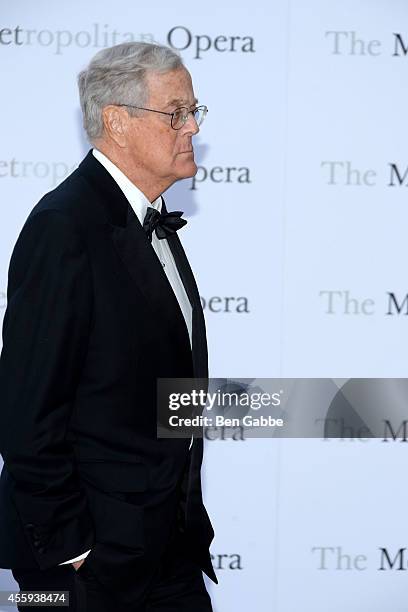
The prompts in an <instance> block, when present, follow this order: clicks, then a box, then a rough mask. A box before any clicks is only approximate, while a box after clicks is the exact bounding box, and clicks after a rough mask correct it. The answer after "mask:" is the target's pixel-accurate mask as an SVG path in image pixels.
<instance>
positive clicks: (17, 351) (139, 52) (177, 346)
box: [0, 43, 216, 612]
mask: <svg viewBox="0 0 408 612" xmlns="http://www.w3.org/2000/svg"><path fill="white" fill-rule="evenodd" d="M78 82H79V91H80V101H81V107H82V111H83V122H84V127H85V130H86V133H87V135H88V138H89V140H90V142H91V144H92V145H93V149H92V150H91V151H90V152H89V153H88V155H87V156H86V157H85V159H84V160H83V161H82V163H81V164H80V165H79V167H78V168H77V170H75V171H74V172H73V173H72V174H71V175H70V176H69V177H68V178H67V179H66V180H65V181H64V182H63V183H62V184H61V185H59V186H58V187H57V188H56V189H54V190H53V191H52V192H50V193H48V194H46V195H45V196H44V197H43V198H42V199H41V201H40V202H39V203H38V204H37V205H36V206H35V207H34V208H33V209H32V211H31V213H30V215H29V216H28V218H27V220H26V222H25V224H24V226H23V228H22V231H21V233H20V235H19V237H18V240H17V242H16V245H15V247H14V250H13V254H12V257H11V261H10V269H9V280H8V294H7V297H8V305H7V310H6V314H5V318H4V327H3V350H2V355H1V360H0V396H1V402H2V403H1V407H0V452H1V454H2V456H3V459H4V467H3V471H2V475H1V480H0V567H3V568H11V569H12V571H13V575H14V577H15V579H16V580H17V582H18V584H19V586H20V589H22V590H26V591H34V590H35V591H56V590H59V591H61V590H62V591H69V592H70V609H71V610H81V611H82V610H84V611H85V610H86V611H87V612H91V611H94V610H95V611H96V610H97V611H98V612H104V611H108V610H109V612H112V611H114V610H115V611H116V610H118V611H119V610H124V611H134V612H138V611H142V610H143V611H146V612H147V611H150V610H152V611H153V610H155V611H163V612H164V611H170V610H171V611H175V610H179V611H185V612H187V611H188V612H201V611H202V612H204V611H206V612H207V611H209V610H211V603H210V598H209V596H208V593H207V591H206V589H205V585H204V581H203V575H202V571H204V572H205V573H206V574H207V575H208V576H209V577H210V578H211V579H212V580H214V581H215V582H216V577H215V574H214V570H213V568H212V565H211V560H210V555H209V551H208V547H209V544H210V542H211V540H212V538H213V535H214V533H213V530H212V527H211V523H210V521H209V518H208V515H207V513H206V510H205V508H204V505H203V502H202V495H201V483H200V469H201V462H202V452H203V446H202V440H201V439H195V438H194V439H191V440H189V439H158V438H157V429H156V425H157V420H156V414H157V413H156V383H157V379H158V378H159V377H166V378H170V377H183V378H187V377H195V376H197V377H202V378H205V377H206V376H207V347H206V337H205V326H204V318H203V313H202V310H201V305H200V298H199V294H198V291H197V287H196V284H195V281H194V278H193V274H192V272H191V269H190V266H189V264H188V261H187V258H186V256H185V253H184V251H183V248H182V246H181V243H180V240H179V238H178V235H177V233H176V232H177V230H178V229H179V228H181V227H182V226H183V225H184V224H185V223H186V222H185V221H184V220H183V219H181V214H182V213H179V212H175V213H168V212H167V211H166V209H165V205H164V201H163V198H162V197H161V194H162V193H163V192H164V191H165V190H166V189H167V188H168V187H170V185H172V184H173V183H174V182H175V181H177V180H179V179H183V178H187V177H191V176H193V175H194V174H195V173H196V171H197V166H196V164H195V161H194V152H193V145H192V137H193V136H194V135H195V134H197V132H198V130H199V125H200V123H201V122H202V120H203V119H204V117H205V114H206V111H207V109H206V107H205V106H197V99H196V98H195V95H194V92H193V86H192V81H191V77H190V74H189V72H188V71H187V70H186V68H185V67H184V66H183V63H182V60H181V58H180V57H179V55H177V54H176V53H174V52H173V51H172V50H171V49H169V48H167V47H164V46H160V45H153V44H146V43H127V44H121V45H117V46H114V47H112V48H109V49H104V50H102V51H100V52H99V53H98V54H97V55H96V56H95V57H94V58H93V60H92V61H91V63H90V64H89V66H88V68H87V69H86V70H84V71H83V72H81V73H80V75H79V79H78ZM183 231H185V230H183ZM20 609H21V610H25V609H26V608H25V607H24V606H22V607H20ZM40 609H44V610H45V609H48V607H46V604H44V608H42V607H41V608H40Z"/></svg>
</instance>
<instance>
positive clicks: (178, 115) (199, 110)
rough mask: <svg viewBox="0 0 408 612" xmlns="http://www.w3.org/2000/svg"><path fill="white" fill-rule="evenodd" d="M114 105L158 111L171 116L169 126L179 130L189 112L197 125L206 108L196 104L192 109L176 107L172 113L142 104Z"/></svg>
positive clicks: (200, 122)
mask: <svg viewBox="0 0 408 612" xmlns="http://www.w3.org/2000/svg"><path fill="white" fill-rule="evenodd" d="M115 106H128V107H129V108H137V109H139V110H145V111H149V112H151V113H159V114H160V115H168V116H169V117H171V127H172V128H173V130H179V129H181V128H182V127H183V125H185V123H186V122H187V119H188V116H189V114H190V113H191V114H192V115H193V117H194V119H195V121H196V123H197V126H198V127H199V126H200V125H201V124H202V122H203V121H204V119H205V117H206V115H207V113H208V108H207V107H206V106H204V105H203V106H196V108H194V109H193V110H189V109H188V108H187V107H185V106H180V108H176V110H175V111H173V112H172V113H165V112H164V111H159V110H155V109H153V108H144V107H143V106H134V105H133V104H116V105H115Z"/></svg>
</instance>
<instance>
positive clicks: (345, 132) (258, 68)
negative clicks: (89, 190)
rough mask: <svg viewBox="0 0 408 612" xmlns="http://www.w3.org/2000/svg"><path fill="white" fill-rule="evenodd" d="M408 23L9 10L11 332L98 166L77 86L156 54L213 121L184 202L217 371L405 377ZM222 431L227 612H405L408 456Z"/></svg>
mask: <svg viewBox="0 0 408 612" xmlns="http://www.w3.org/2000/svg"><path fill="white" fill-rule="evenodd" d="M407 18H408V4H407V2H406V0H331V1H327V0H307V1H306V0H253V1H252V2H244V1H243V0H235V1H234V2H230V3H221V2H215V0H207V1H206V2H202V3H200V2H190V3H186V2H180V1H177V0H174V1H172V2H171V1H168V0H166V2H164V1H163V0H156V2H154V3H147V2H146V3H135V2H133V1H132V0H116V2H114V3H113V2H108V1H107V0H98V1H96V0H90V1H88V2H86V3H84V2H79V1H78V0H70V2H65V3H64V2H53V1H52V0H36V2H30V1H29V0H15V1H14V2H12V3H5V2H3V3H2V4H1V5H0V67H1V111H2V112H1V126H2V138H1V146H0V189H1V223H0V314H1V316H2V315H3V314H4V310H5V307H6V297H5V294H6V286H7V269H8V263H9V258H10V254H11V250H12V248H13V246H14V243H15V240H16V238H17V235H18V232H19V231H20V229H21V226H22V224H23V222H24V220H25V218H26V217H27V215H28V213H29V211H30V209H31V208H32V206H33V205H34V204H35V203H36V202H37V200H38V199H39V197H40V196H41V195H42V194H43V193H44V192H46V191H49V190H50V189H51V188H52V187H54V186H55V185H56V184H57V183H58V182H59V181H60V180H62V179H63V178H64V176H66V175H67V174H68V173H69V172H70V171H71V170H72V168H73V167H75V166H76V165H77V164H78V163H79V161H80V160H81V159H82V158H83V156H84V155H85V153H86V152H87V150H88V145H87V143H86V142H85V140H84V136H83V134H82V132H81V120H80V112H79V107H78V96H77V89H76V74H77V73H78V71H79V70H80V69H81V68H82V67H83V66H84V65H86V64H87V62H88V61H89V59H90V58H91V57H92V55H93V54H94V53H95V52H96V51H97V50H98V48H101V47H102V46H105V45H111V44H113V43H115V42H116V43H119V42H122V41H125V40H132V39H135V40H147V41H152V40H156V41H159V42H162V43H166V44H171V45H173V46H174V47H176V48H179V49H180V50H181V52H182V55H183V58H184V60H185V63H186V65H187V67H188V68H189V69H190V71H191V73H192V75H193V80H194V85H195V90H196V94H197V95H198V97H199V100H200V102H201V103H204V104H207V105H208V107H209V114H208V117H207V120H206V122H205V124H204V125H203V128H202V130H201V133H200V135H199V136H198V137H197V140H196V152H197V156H196V157H197V160H198V163H199V165H200V169H199V172H198V174H197V177H196V179H195V181H191V180H190V181H185V182H183V183H180V184H177V185H176V186H174V187H173V188H171V189H170V190H169V192H168V194H167V198H166V201H167V203H168V207H169V208H171V209H180V210H184V211H186V216H187V218H188V219H189V223H188V226H187V227H186V228H185V229H184V230H182V231H181V233H180V237H181V239H182V241H183V243H184V245H185V248H186V250H187V252H188V254H189V257H190V261H191V263H192V267H193V269H194V271H195V273H196V277H197V280H198V283H199V287H200V293H201V295H202V298H203V303H204V310H205V315H206V321H207V326H208V336H209V344H210V366H211V374H212V376H218V377H222V376H229V377H258V378H259V377H296V376H298V377H360V376H364V377H375V376H378V377H387V376H390V377H405V376H406V373H407V370H408V368H407V356H406V335H407V334H406V331H405V330H406V325H407V314H408V309H407V304H408V301H407V302H405V301H404V300H405V297H406V295H407V292H408V286H407V280H406V265H405V258H406V253H405V251H406V249H405V234H406V227H407V221H408V212H407V202H406V198H407V186H408V159H407V154H406V150H405V143H406V139H407V122H406V108H407V93H408V92H407V61H408V29H407V28H406V24H407ZM404 28H405V31H404ZM237 37H239V38H237ZM391 294H392V295H391ZM390 295H391V297H390ZM392 296H393V297H392ZM216 433H217V435H218V439H216V440H214V441H208V442H207V444H206V451H207V452H206V462H205V473H204V475H203V478H204V481H205V482H204V484H205V498H206V503H207V507H208V508H209V512H210V514H211V516H212V519H213V523H214V526H215V530H216V538H215V540H214V542H213V546H212V554H213V556H214V567H215V569H216V572H217V574H218V576H219V580H220V584H219V586H217V587H214V586H213V585H209V589H210V592H211V595H212V597H213V601H214V608H215V612H236V610H238V609H242V610H247V609H251V610H254V611H256V612H293V611H294V610H299V611H304V612H309V611H310V612H311V611H313V612H327V611H328V610H330V611H331V612H344V611H346V610H347V611H353V612H354V611H356V612H357V611H358V612H384V611H385V610H387V611H388V610H390V611H392V612H402V611H403V610H406V609H407V603H406V599H407V595H406V591H407V586H406V584H407V580H408V575H407V568H408V565H407V561H408V554H407V555H406V551H405V547H408V533H407V532H408V528H407V526H406V503H407V495H406V487H405V477H406V464H407V460H406V445H405V444H401V443H400V441H395V442H391V443H384V442H383V441H381V440H371V441H359V440H347V439H346V440H331V441H321V440H245V441H242V440H236V441H233V440H223V439H221V438H222V434H223V432H222V431H219V432H216ZM381 549H386V551H387V554H388V557H389V558H390V559H391V560H393V559H394V558H397V559H398V562H395V563H394V565H393V567H390V565H391V564H390V563H388V564H387V562H385V561H384V559H385V553H384V552H382V551H381ZM401 549H404V550H402V551H401ZM399 551H400V553H399V557H396V555H397V553H398V552H399ZM405 555H406V556H405ZM400 561H401V564H402V565H401V566H400ZM381 567H384V569H381ZM401 568H403V569H401ZM12 584H14V583H13V582H12V580H11V575H10V573H9V572H6V571H1V572H0V588H6V587H8V586H9V585H12Z"/></svg>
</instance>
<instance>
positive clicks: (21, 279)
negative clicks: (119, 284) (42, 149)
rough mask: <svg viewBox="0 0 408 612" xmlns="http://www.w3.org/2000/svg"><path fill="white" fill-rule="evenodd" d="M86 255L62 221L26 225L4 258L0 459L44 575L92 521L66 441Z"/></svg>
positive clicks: (79, 351) (83, 339) (88, 304)
mask: <svg viewBox="0 0 408 612" xmlns="http://www.w3.org/2000/svg"><path fill="white" fill-rule="evenodd" d="M92 300H93V292H92V278H91V270H90V264H89V260H88V255H87V251H86V249H85V246H84V244H83V239H82V238H81V236H80V234H79V232H78V231H77V230H76V228H75V226H74V223H73V220H71V217H70V216H69V215H68V214H66V213H64V212H60V211H57V210H43V211H40V212H37V213H36V214H33V213H32V215H31V216H30V217H29V218H28V219H27V221H26V223H25V225H24V227H23V229H22V231H21V233H20V235H19V237H18V240H17V242H16V245H15V247H14V250H13V253H12V257H11V260H10V267H9V276H8V288H7V309H6V312H5V316H4V322H3V348H2V353H1V358H0V397H1V400H0V401H1V404H0V452H1V454H2V455H3V459H4V464H5V466H6V469H7V470H8V472H9V473H10V475H11V477H12V479H13V485H14V486H13V502H14V504H15V506H16V510H17V513H18V515H19V517H20V520H21V525H22V528H23V529H24V530H25V532H26V535H27V539H28V542H29V543H30V546H31V548H32V551H33V554H34V557H35V559H36V561H37V563H38V565H39V566H40V568H42V569H45V568H49V567H52V566H54V565H57V564H58V563H60V562H62V561H64V560H66V559H69V558H71V557H75V556H76V555H79V554H81V553H83V552H84V550H87V549H88V548H90V547H91V544H92V543H93V539H94V537H93V522H92V519H91V516H90V514H89V510H88V506H87V503H86V498H85V495H84V493H83V492H82V491H81V490H80V487H79V482H78V478H77V474H76V470H75V460H74V456H73V450H72V446H71V444H70V443H69V440H68V439H67V432H68V429H69V423H70V418H71V416H72V408H73V402H74V399H75V393H76V390H77V385H78V380H79V377H80V374H81V368H82V365H83V363H84V358H85V356H86V352H87V346H88V337H89V331H90V324H91V317H92Z"/></svg>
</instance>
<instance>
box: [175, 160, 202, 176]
mask: <svg viewBox="0 0 408 612" xmlns="http://www.w3.org/2000/svg"><path fill="white" fill-rule="evenodd" d="M197 170H198V167H197V164H196V163H195V161H194V159H192V160H191V161H189V162H188V163H186V162H185V163H184V164H183V167H182V168H180V171H179V173H178V175H179V178H180V179H186V178H192V177H193V176H195V175H196V174H197Z"/></svg>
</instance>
